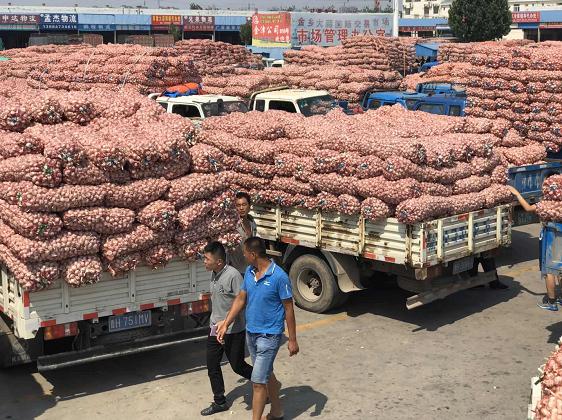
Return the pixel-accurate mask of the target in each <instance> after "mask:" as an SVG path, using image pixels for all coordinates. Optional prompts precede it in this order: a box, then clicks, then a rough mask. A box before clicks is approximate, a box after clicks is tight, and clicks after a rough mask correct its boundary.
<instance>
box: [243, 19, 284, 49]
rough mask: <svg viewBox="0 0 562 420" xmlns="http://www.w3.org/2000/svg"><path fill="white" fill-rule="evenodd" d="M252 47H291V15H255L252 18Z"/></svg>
mask: <svg viewBox="0 0 562 420" xmlns="http://www.w3.org/2000/svg"><path fill="white" fill-rule="evenodd" d="M252 45H254V46H256V47H288V46H290V45H291V14H290V13H287V12H281V13H256V14H255V15H254V16H252Z"/></svg>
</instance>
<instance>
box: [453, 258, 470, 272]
mask: <svg viewBox="0 0 562 420" xmlns="http://www.w3.org/2000/svg"><path fill="white" fill-rule="evenodd" d="M473 266H474V257H466V258H463V259H460V260H458V261H455V262H454V263H453V274H459V273H464V272H465V271H468V270H470V269H471V268H472V267H473Z"/></svg>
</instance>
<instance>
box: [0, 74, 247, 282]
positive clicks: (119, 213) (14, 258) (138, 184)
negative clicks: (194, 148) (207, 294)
mask: <svg viewBox="0 0 562 420" xmlns="http://www.w3.org/2000/svg"><path fill="white" fill-rule="evenodd" d="M3 83H6V82H3ZM4 87H7V86H4ZM68 98H71V99H72V106H69V105H68V102H67V99H68ZM47 103H48V107H47V106H46V105H45V104H47ZM2 107H4V109H8V108H9V110H17V109H19V110H24V111H23V112H22V113H21V114H18V115H14V114H13V113H10V112H8V111H4V112H2V114H1V115H2V118H1V121H2V123H0V126H1V127H2V129H1V130H0V138H1V139H2V142H1V145H0V157H1V158H0V230H1V233H2V235H0V237H1V239H0V243H1V245H0V261H1V262H2V264H4V265H5V266H6V267H7V268H8V269H9V270H10V272H11V273H12V274H13V275H14V276H15V277H16V279H17V280H18V281H19V282H20V284H21V285H22V286H23V287H24V288H25V289H26V290H38V289H41V288H44V287H48V286H49V285H50V284H51V283H52V282H53V281H55V280H56V279H58V278H62V279H63V281H66V282H67V283H68V284H69V285H72V286H82V285H86V284H91V283H95V282H97V281H98V280H99V279H100V276H101V274H102V272H103V271H104V270H109V271H110V272H111V273H113V274H114V275H120V274H123V273H125V272H127V271H128V270H132V269H134V268H136V267H137V266H138V265H148V266H150V267H154V268H157V267H161V266H162V265H164V264H166V263H167V262H168V261H170V260H171V259H172V258H174V257H184V258H187V259H189V260H195V259H196V258H198V256H199V253H200V252H201V250H202V247H203V246H204V244H205V243H206V241H207V240H210V239H221V238H222V240H223V241H225V243H228V245H230V246H233V245H236V244H237V241H239V237H237V234H236V229H235V226H236V214H235V210H234V206H233V201H232V193H231V192H230V191H229V190H228V184H226V183H225V180H224V179H223V178H221V177H220V176H219V175H218V174H216V173H208V174H202V173H191V162H192V158H191V153H190V148H191V145H192V144H193V137H194V128H193V126H192V124H191V122H190V121H189V120H187V119H185V118H182V117H180V116H177V115H173V114H167V113H165V112H164V110H163V109H162V108H161V107H160V106H159V105H157V104H156V103H154V102H153V101H151V100H149V99H148V98H146V97H144V96H142V95H141V94H139V93H138V92H136V89H134V88H126V89H124V90H123V91H121V92H114V91H110V90H106V89H104V90H99V89H97V88H92V89H90V90H89V91H88V92H66V91H60V90H42V91H39V90H35V89H32V88H30V87H26V88H25V90H24V91H22V92H19V93H14V94H13V95H11V96H10V100H9V102H8V103H7V104H4V105H2ZM46 116H49V118H46ZM199 161H200V159H199ZM199 161H198V162H199ZM196 205H199V207H202V208H203V209H202V210H201V209H200V210H198V211H197V212H196V214H193V212H191V209H193V207H194V206H196ZM180 216H181V217H180ZM190 218H194V219H195V220H201V219H197V218H207V219H212V220H213V221H214V223H213V224H211V225H209V227H208V228H207V226H206V225H205V224H202V225H196V224H193V223H189V219H190Z"/></svg>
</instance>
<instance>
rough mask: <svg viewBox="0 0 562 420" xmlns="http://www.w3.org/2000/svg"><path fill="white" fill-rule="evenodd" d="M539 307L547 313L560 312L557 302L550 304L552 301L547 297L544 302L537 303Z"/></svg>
mask: <svg viewBox="0 0 562 420" xmlns="http://www.w3.org/2000/svg"><path fill="white" fill-rule="evenodd" d="M537 306H538V307H539V308H541V309H545V310H547V311H553V312H556V311H557V310H558V305H557V304H556V301H555V302H554V303H550V301H549V300H548V297H547V296H545V297H544V298H543V299H542V302H540V303H537Z"/></svg>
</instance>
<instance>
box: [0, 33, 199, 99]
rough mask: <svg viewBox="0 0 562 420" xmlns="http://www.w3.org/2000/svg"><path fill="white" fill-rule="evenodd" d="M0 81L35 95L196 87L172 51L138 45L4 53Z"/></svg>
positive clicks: (187, 66)
mask: <svg viewBox="0 0 562 420" xmlns="http://www.w3.org/2000/svg"><path fill="white" fill-rule="evenodd" d="M2 55H4V56H6V57H9V58H10V60H9V61H6V62H1V63H0V80H11V81H13V80H14V79H24V80H27V82H28V84H29V85H30V86H31V87H33V88H37V89H44V88H51V89H60V90H88V89H90V88H91V87H92V86H97V87H103V88H109V87H114V86H125V85H132V86H135V87H136V88H137V89H138V90H139V91H140V92H141V93H150V92H163V91H164V90H166V88H168V87H170V86H174V85H178V84H181V83H188V82H196V83H199V82H200V81H201V77H200V75H199V72H198V71H197V69H196V68H195V66H194V64H193V62H192V61H191V60H189V59H188V58H186V57H184V56H182V54H181V52H180V51H178V50H176V49H174V48H151V47H143V46H140V45H111V44H109V45H103V44H102V45H98V46H96V47H92V46H89V45H46V46H36V47H29V48H22V49H12V50H7V51H3V52H2Z"/></svg>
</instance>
